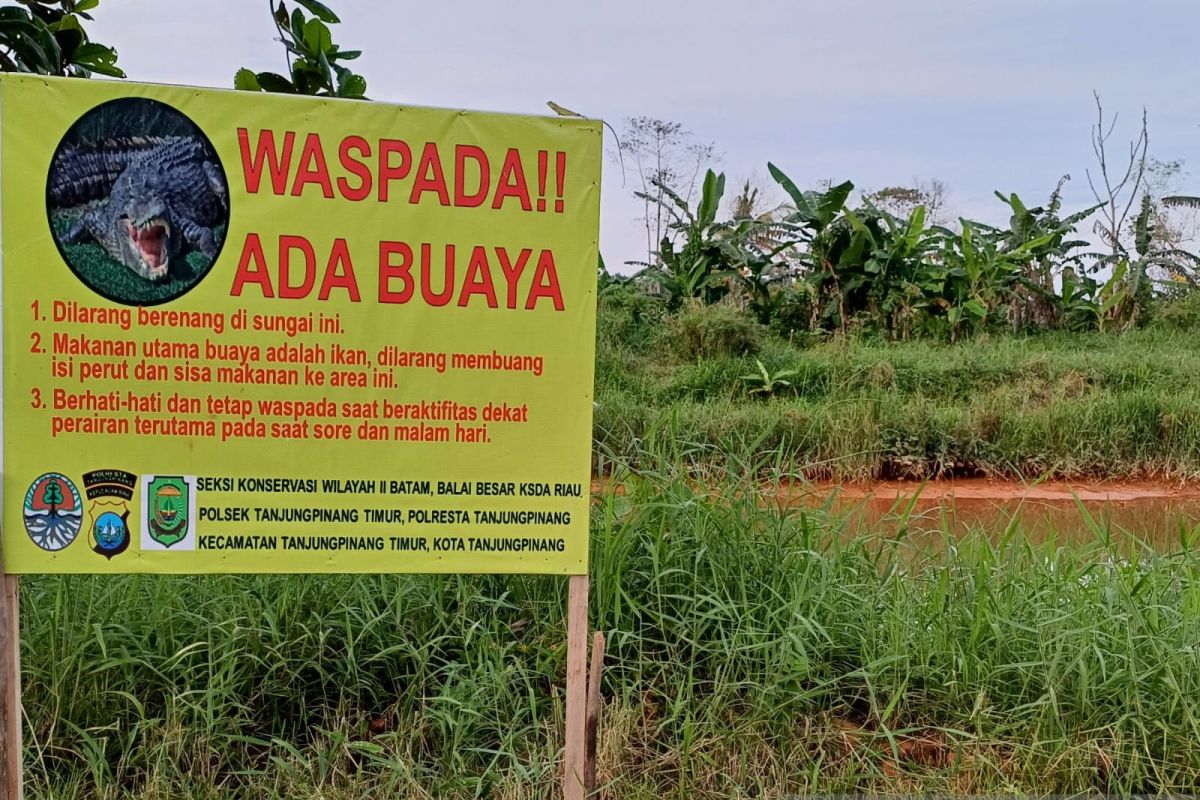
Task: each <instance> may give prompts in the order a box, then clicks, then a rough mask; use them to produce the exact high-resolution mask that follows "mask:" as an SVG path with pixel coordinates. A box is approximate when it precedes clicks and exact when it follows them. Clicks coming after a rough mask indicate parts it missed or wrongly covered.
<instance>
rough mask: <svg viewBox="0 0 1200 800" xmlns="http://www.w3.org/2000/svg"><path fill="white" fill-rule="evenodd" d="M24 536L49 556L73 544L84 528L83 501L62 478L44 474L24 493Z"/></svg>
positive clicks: (68, 482)
mask: <svg viewBox="0 0 1200 800" xmlns="http://www.w3.org/2000/svg"><path fill="white" fill-rule="evenodd" d="M24 516H25V532H26V533H28V534H29V538H30V539H32V540H33V543H34V544H36V545H37V546H38V547H40V548H42V549H43V550H49V551H51V552H53V551H56V550H62V549H63V548H64V547H66V546H67V545H69V544H70V543H71V542H73V541H75V537H76V536H78V535H79V529H80V528H82V527H83V501H82V500H80V498H79V490H78V489H76V488H75V484H74V483H72V482H71V480H70V479H69V478H67V477H66V476H65V475H60V474H59V473H57V472H47V473H46V474H45V475H42V476H41V477H39V478H38V479H37V480H35V481H34V482H33V485H32V486H30V487H29V491H27V492H26V493H25V511H24Z"/></svg>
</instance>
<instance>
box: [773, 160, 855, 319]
mask: <svg viewBox="0 0 1200 800" xmlns="http://www.w3.org/2000/svg"><path fill="white" fill-rule="evenodd" d="M767 170H768V171H769V172H770V173H771V177H772V178H774V179H775V181H776V182H777V183H778V184H779V185H780V187H781V188H782V189H783V190H784V191H785V192H786V193H787V195H788V197H790V198H791V201H792V202H791V208H790V209H789V210H788V213H786V214H785V215H784V217H783V221H782V224H783V225H784V226H786V227H787V228H788V230H790V231H791V232H792V233H793V235H794V237H795V238H796V240H797V241H799V242H803V243H804V248H803V249H802V250H800V251H798V254H797V257H798V260H799V261H800V263H801V265H802V267H803V269H804V270H805V280H806V281H807V282H808V283H809V284H810V285H811V286H812V287H813V290H814V293H815V295H816V304H815V306H814V312H815V317H816V321H818V322H821V323H823V324H825V325H827V326H836V327H838V328H840V329H841V330H842V331H843V332H845V330H846V324H847V320H848V316H849V313H850V311H851V309H852V306H851V305H850V304H848V302H847V296H848V295H850V294H852V293H853V292H854V291H856V290H858V289H861V287H862V286H863V285H864V284H865V283H866V280H867V278H866V276H865V274H864V273H862V272H861V265H862V258H863V254H864V253H865V252H866V250H867V241H866V239H865V238H864V237H863V236H862V234H861V233H860V232H857V231H855V230H854V228H853V226H852V225H851V224H850V222H849V221H848V220H847V219H846V218H845V217H844V216H843V213H842V212H843V211H844V210H845V207H846V199H847V198H848V197H849V196H850V192H852V191H853V190H854V184H853V183H851V182H850V181H845V182H844V183H840V184H838V185H836V186H831V187H830V188H828V189H826V190H825V191H824V192H817V191H812V190H809V191H803V190H801V189H800V188H799V187H797V186H796V184H795V183H794V182H793V181H792V180H791V178H789V177H788V176H787V175H786V174H784V172H783V171H782V170H780V169H779V168H778V167H776V166H775V165H774V164H767ZM848 267H857V268H858V270H857V274H854V273H851V274H847V268H848ZM844 279H848V281H847V280H844ZM847 283H848V285H847Z"/></svg>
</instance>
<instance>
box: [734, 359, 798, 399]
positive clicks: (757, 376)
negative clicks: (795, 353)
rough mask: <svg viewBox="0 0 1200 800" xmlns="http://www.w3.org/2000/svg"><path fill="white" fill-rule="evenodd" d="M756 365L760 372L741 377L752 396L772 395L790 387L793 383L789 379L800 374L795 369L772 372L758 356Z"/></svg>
mask: <svg viewBox="0 0 1200 800" xmlns="http://www.w3.org/2000/svg"><path fill="white" fill-rule="evenodd" d="M754 365H755V366H756V367H758V372H753V373H751V374H749V375H743V376H742V377H741V381H742V383H744V384H745V385H746V391H747V392H749V394H750V395H751V396H754V395H761V396H763V397H770V396H771V395H773V394H775V393H776V392H777V391H779V390H780V389H787V388H790V387H791V385H792V383H791V381H790V380H788V379H789V378H792V377H794V376H795V375H797V374H798V373H797V372H796V370H794V369H781V370H778V371H776V372H770V371H769V370H768V369H767V368H766V367H765V366H763V363H762V362H761V361H759V360H758V359H757V358H756V359H754Z"/></svg>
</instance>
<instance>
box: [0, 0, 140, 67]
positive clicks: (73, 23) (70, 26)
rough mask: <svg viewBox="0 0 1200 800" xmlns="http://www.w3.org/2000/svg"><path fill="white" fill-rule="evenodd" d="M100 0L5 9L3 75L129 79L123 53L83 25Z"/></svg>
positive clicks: (0, 37)
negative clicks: (92, 36)
mask: <svg viewBox="0 0 1200 800" xmlns="http://www.w3.org/2000/svg"><path fill="white" fill-rule="evenodd" d="M99 4H100V0H20V2H19V3H18V4H16V5H14V4H5V5H3V6H0V71H3V72H36V73H39V74H42V75H66V76H69V77H73V78H87V77H90V76H91V75H92V74H93V73H95V74H99V75H108V76H109V77H113V78H124V77H125V73H124V72H122V71H121V69H120V68H119V67H118V66H117V51H116V50H115V49H114V48H112V47H109V46H107V45H103V44H99V43H97V42H93V41H91V40H90V39H89V38H88V35H87V31H86V30H85V29H84V27H83V20H88V21H90V20H91V19H92V17H91V15H90V14H89V13H88V12H89V11H91V10H93V9H94V8H96V6H98V5H99Z"/></svg>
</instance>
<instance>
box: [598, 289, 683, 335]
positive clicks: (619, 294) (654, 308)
mask: <svg viewBox="0 0 1200 800" xmlns="http://www.w3.org/2000/svg"><path fill="white" fill-rule="evenodd" d="M666 315H667V309H666V306H665V305H664V304H663V301H662V300H661V299H659V298H657V297H653V296H651V295H648V294H646V293H645V292H643V291H642V290H641V289H639V288H638V287H637V286H635V285H633V284H632V283H624V284H616V285H612V286H609V287H608V288H607V289H605V290H604V291H603V292H601V294H600V298H599V301H598V302H597V303H596V337H597V340H598V342H599V343H600V344H601V345H607V346H608V347H610V348H614V349H618V348H625V349H629V350H633V351H635V352H645V351H646V350H648V349H650V346H651V345H652V344H654V342H655V340H656V339H657V337H658V335H659V332H660V331H661V329H662V324H663V319H664V318H665V317H666Z"/></svg>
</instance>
